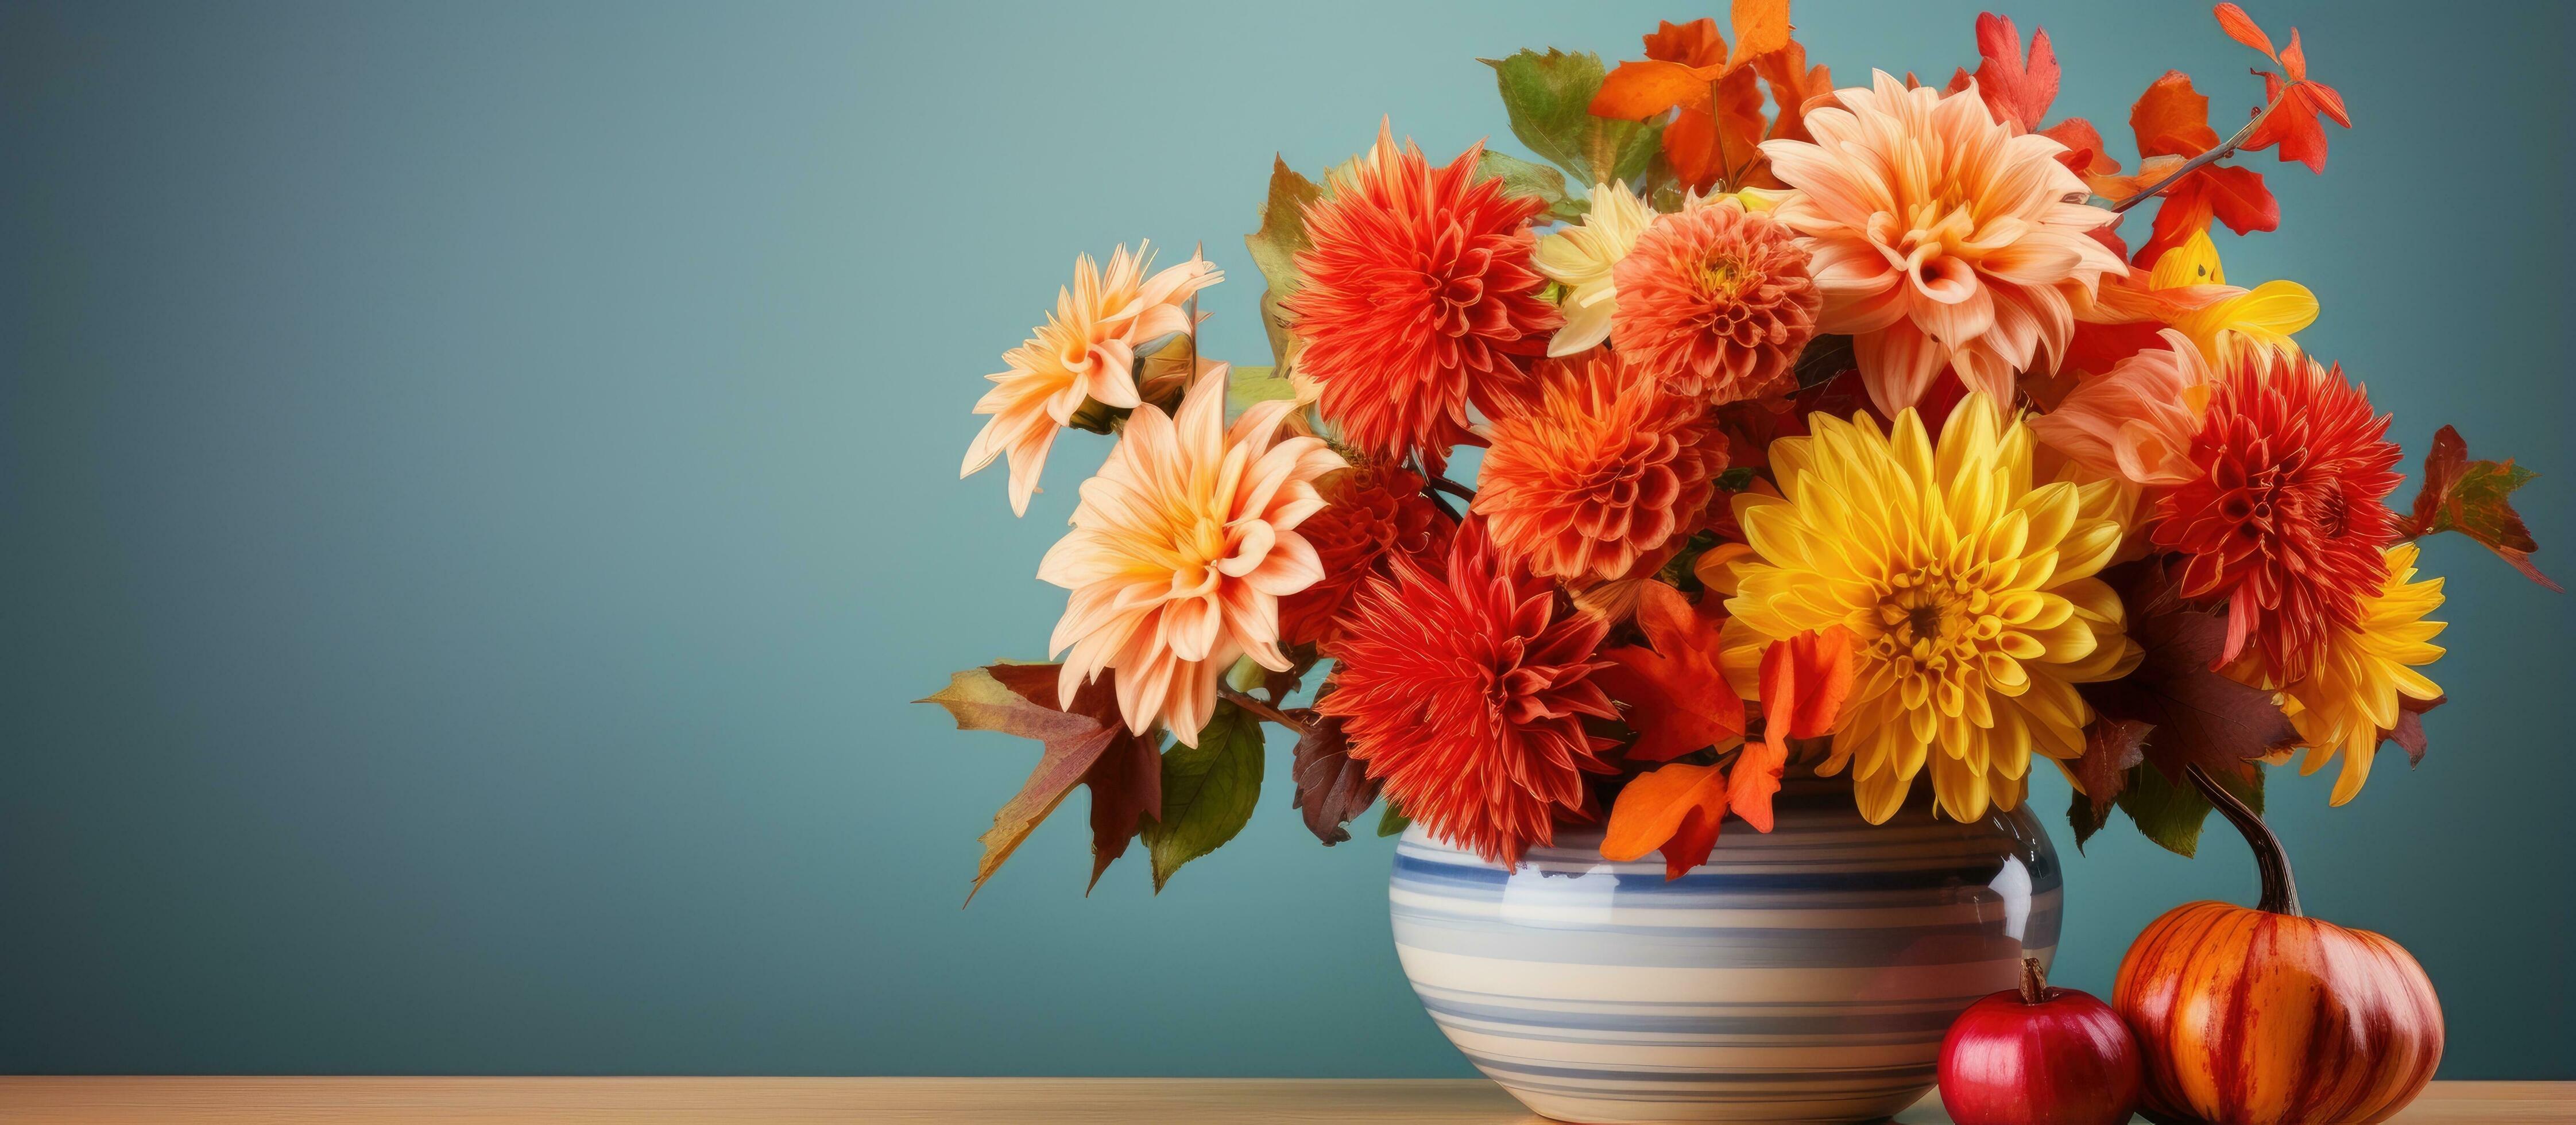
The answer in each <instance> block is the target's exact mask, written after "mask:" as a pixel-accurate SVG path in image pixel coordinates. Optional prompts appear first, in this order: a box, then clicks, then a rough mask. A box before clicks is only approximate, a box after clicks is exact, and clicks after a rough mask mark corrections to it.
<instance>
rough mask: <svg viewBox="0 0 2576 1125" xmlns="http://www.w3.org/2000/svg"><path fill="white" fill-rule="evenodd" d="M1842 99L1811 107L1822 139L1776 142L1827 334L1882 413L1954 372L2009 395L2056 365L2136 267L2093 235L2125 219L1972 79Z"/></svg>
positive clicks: (1812, 128) (1784, 214)
mask: <svg viewBox="0 0 2576 1125" xmlns="http://www.w3.org/2000/svg"><path fill="white" fill-rule="evenodd" d="M1834 97H1835V99H1836V100H1837V102H1838V104H1837V105H1835V106H1831V107H1821V108H1818V109H1816V110H1814V111H1812V112H1809V113H1808V114H1807V115H1806V126H1807V130H1808V131H1809V132H1811V133H1813V134H1814V135H1815V138H1816V139H1815V141H1814V142H1813V143H1809V142H1807V141H1799V140H1772V141H1764V142H1763V143H1762V152H1763V155H1765V156H1768V157H1770V158H1771V171H1772V173H1773V174H1774V175H1776V176H1778V177H1779V178H1780V179H1781V180H1782V181H1783V182H1785V183H1787V184H1788V185H1789V186H1790V187H1792V188H1795V189H1797V194H1795V195H1792V196H1790V197H1789V198H1788V199H1786V200H1784V201H1783V202H1782V203H1781V204H1780V206H1779V208H1778V209H1777V210H1775V211H1774V212H1773V215H1775V216H1776V217H1777V218H1778V219H1779V220H1780V221H1781V222H1782V223H1785V224H1787V225H1788V226H1789V228H1790V229H1791V230H1794V231H1797V232H1798V233H1799V234H1801V235H1804V236H1806V241H1807V242H1808V245H1809V247H1810V249H1811V250H1812V251H1813V253H1814V260H1813V267H1812V268H1813V270H1814V275H1815V279H1816V285H1817V287H1818V288H1820V289H1822V290H1823V291H1824V297H1825V307H1824V312H1823V314H1822V315H1821V316H1819V317H1818V320H1817V324H1816V330H1817V331H1819V332H1826V333H1843V334H1848V335H1851V336H1852V337H1853V341H1852V350H1853V356H1854V358H1855V359H1856V360H1857V361H1858V362H1859V365H1860V372H1861V377H1862V379H1863V380H1864V381H1865V382H1866V383H1867V384H1868V386H1869V393H1870V398H1871V399H1872V400H1873V401H1875V402H1877V404H1878V405H1879V408H1880V409H1881V410H1884V411H1888V412H1891V413H1892V412H1894V411H1897V410H1900V409H1903V408H1905V407H1908V406H1912V405H1914V403H1915V402H1916V401H1918V400H1920V399H1921V398H1922V397H1923V394H1924V392H1925V391H1927V390H1929V389H1930V388H1931V386H1932V383H1933V380H1934V379H1935V378H1937V377H1938V376H1939V375H1940V373H1941V370H1942V369H1943V368H1944V367H1947V368H1949V369H1951V370H1954V371H1956V372H1958V373H1959V379H1960V381H1961V382H1962V383H1963V384H1965V385H1966V387H1967V389H1968V390H1971V391H1983V392H1985V393H1987V394H1989V395H1993V396H1995V397H1996V399H1998V400H1999V401H2008V400H2009V399H2010V398H2011V396H2012V392H2013V381H2014V379H2015V377H2016V376H2018V375H2019V374H2020V373H2021V372H2023V371H2027V370H2029V369H2031V368H2032V367H2033V366H2047V367H2054V366H2055V365H2056V359H2057V357H2058V356H2060V355H2062V354H2064V352H2065V350H2066V344H2067V340H2068V338H2069V337H2070V336H2072V335H2073V333H2074V331H2075V313H2076V310H2078V309H2081V308H2086V307H2088V306H2089V305H2090V304H2091V303H2092V300H2093V297H2094V294H2095V292H2096V290H2097V289H2098V287H2099V286H2100V284H2101V280H2102V276H2103V275H2104V274H2111V275H2114V276H2117V275H2122V274H2126V273H2127V272H2128V267H2127V266H2126V265H2125V264H2123V263H2122V262H2121V261H2120V256H2119V255H2117V254H2114V253H2112V252H2111V249H2110V248H2109V247H2107V246H2105V245H2103V244H2102V243H2101V242H2099V241H2096V240H2095V239H2094V238H2093V235H2092V233H2091V232H2092V231H2093V230H2094V229H2095V228H2097V227H2103V226H2108V225H2110V224H2111V223H2114V222H2117V221H2118V219H2119V216H2117V215H2114V214H2112V213H2111V212H2110V211H2108V210H2105V209H2103V208H2100V207H2092V206H2087V205H2086V204H2085V203H2083V202H2082V201H2083V200H2084V198H2085V197H2086V196H2087V194H2089V193H2088V192H2087V190H2086V188H2085V186H2084V181H2083V180H2081V179H2078V178H2077V177H2076V175H2075V173H2073V172H2070V171H2068V170H2067V169H2066V166H2065V165H2063V164H2060V163H2058V162H2057V155H2058V154H2059V153H2061V152H2064V151H2066V146H2065V145H2062V144H2059V143H2058V142H2056V141H2054V140H2051V139H2050V138H2048V137H2045V136H2042V135H2040V134H2037V133H2024V132H2022V131H2021V130H2020V129H2019V128H2017V127H2015V126H2013V125H2008V124H2004V123H2002V122H1998V121H1996V120H1995V119H1994V115H1993V114H1992V113H1990V112H1988V111H1987V109H1986V106H1985V102H1984V101H1982V100H1980V99H1979V97H1978V96H1977V93H1976V91H1975V90H1974V89H1973V88H1972V89H1966V90H1961V91H1959V92H1958V93H1956V94H1952V95H1949V96H1947V97H1944V96H1942V94H1941V92H1940V91H1938V90H1934V89H1932V88H1930V87H1921V88H1917V89H1912V90H1909V89H1906V88H1905V84H1904V83H1902V82H1899V81H1897V80H1896V79H1894V78H1891V77H1889V76H1887V74H1885V73H1884V72H1882V73H1880V74H1879V75H1878V77H1877V80H1876V83H1875V85H1874V86H1873V87H1872V88H1870V89H1860V88H1854V89H1848V90H1837V91H1835V92H1834ZM2043 356H2044V357H2046V360H2047V362H2046V363H2045V364H2037V363H2035V360H2036V359H2037V358H2038V357H2043Z"/></svg>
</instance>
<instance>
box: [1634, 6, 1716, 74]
mask: <svg viewBox="0 0 2576 1125" xmlns="http://www.w3.org/2000/svg"><path fill="white" fill-rule="evenodd" d="M1646 57H1647V58H1650V59H1659V60H1662V61H1664V62H1677V63H1680V64H1682V65H1683V66H1691V67H1700V66H1716V65H1717V64H1719V63H1722V62H1725V61H1726V37H1725V36H1722V35H1719V34H1718V33H1717V21H1716V20H1713V19H1710V18H1708V17H1707V16H1701V17H1700V18H1698V19H1695V20H1692V21H1690V22H1689V23H1674V22H1672V21H1671V20H1657V21H1655V30H1654V33H1653V34H1651V35H1648V36H1646Z"/></svg>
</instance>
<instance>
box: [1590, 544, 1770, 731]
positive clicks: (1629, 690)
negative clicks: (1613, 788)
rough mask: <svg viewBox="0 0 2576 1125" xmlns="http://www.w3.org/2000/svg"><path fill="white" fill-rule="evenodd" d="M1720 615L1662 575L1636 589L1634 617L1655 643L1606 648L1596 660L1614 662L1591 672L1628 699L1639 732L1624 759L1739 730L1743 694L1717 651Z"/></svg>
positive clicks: (1710, 602)
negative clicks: (1733, 684)
mask: <svg viewBox="0 0 2576 1125" xmlns="http://www.w3.org/2000/svg"><path fill="white" fill-rule="evenodd" d="M1724 615H1725V611H1724V609H1723V603H1722V600H1721V599H1718V598H1715V597H1711V598H1708V599H1706V600H1705V601H1703V602H1701V603H1700V604H1699V605H1697V606H1693V605H1692V604H1691V603H1690V599H1688V598H1686V597H1684V596H1682V592H1681V591H1680V590H1677V589H1674V588H1673V587H1672V586H1670V585H1667V584H1665V583H1662V582H1648V583H1646V584H1645V585H1644V586H1643V587H1641V588H1640V589H1639V590H1638V592H1637V624H1638V627H1639V628H1641V629H1643V630H1644V631H1645V634H1646V640H1647V641H1648V643H1650V644H1652V645H1653V646H1654V647H1653V648H1646V647H1643V646H1637V645H1630V646H1627V647H1624V648H1614V649H1607V650H1604V651H1603V652H1602V653H1601V657H1602V659H1604V660H1608V661H1611V662H1612V663H1613V665H1614V666H1613V667H1609V668H1604V669H1601V670H1600V671H1598V672H1595V673H1593V675H1594V677H1595V678H1597V679H1599V680H1601V682H1602V686H1604V687H1605V688H1607V689H1609V692H1610V694H1611V696H1612V697H1613V698H1615V699H1618V700H1619V701H1620V702H1623V703H1626V704H1627V705H1628V715H1629V718H1628V725H1629V726H1630V727H1631V728H1634V729H1635V730H1637V731H1639V732H1641V733H1640V735H1639V737H1638V739H1637V742H1636V744H1635V745H1633V746H1630V747H1629V748H1628V757H1629V758H1630V759H1633V760H1636V761H1643V762H1668V761H1671V760H1673V759H1674V758H1678V757H1680V756H1682V755H1684V754H1688V753H1690V752H1692V751H1694V750H1701V749H1705V748H1707V747H1711V746H1717V747H1720V748H1723V747H1724V746H1725V745H1727V744H1728V743H1731V742H1733V741H1735V740H1736V739H1739V738H1742V737H1743V736H1744V700H1743V699H1742V698H1740V697H1738V696H1737V695H1736V694H1735V689H1733V688H1731V687H1728V686H1727V683H1726V673H1725V670H1724V665H1723V664H1721V663H1720V661H1719V656H1718V647H1719V646H1718V623H1719V621H1720V620H1722V619H1723V617H1724Z"/></svg>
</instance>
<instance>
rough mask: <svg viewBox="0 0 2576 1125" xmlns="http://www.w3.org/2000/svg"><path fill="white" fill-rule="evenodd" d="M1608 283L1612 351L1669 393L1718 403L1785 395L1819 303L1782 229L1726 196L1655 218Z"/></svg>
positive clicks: (1801, 254)
mask: <svg viewBox="0 0 2576 1125" xmlns="http://www.w3.org/2000/svg"><path fill="white" fill-rule="evenodd" d="M1611 278H1612V282H1613V284H1614V286H1615V287H1616V289H1617V291H1618V294H1619V307H1618V311H1617V312H1616V313H1615V314H1613V315H1614V319H1613V321H1612V327H1611V329H1610V342H1611V344H1612V346H1614V347H1616V348H1618V349H1619V354H1620V355H1621V356H1622V357H1623V358H1625V359H1626V360H1627V361H1628V362H1630V363H1634V364H1638V365H1641V366H1643V367H1644V368H1645V369H1647V370H1648V371H1650V372H1653V373H1654V375H1655V377H1656V378H1658V379H1661V380H1662V381H1663V384H1664V387H1665V389H1667V390H1670V391H1671V392H1673V393H1674V394H1678V395H1691V396H1694V397H1705V398H1708V399H1709V400H1711V401H1714V402H1719V403H1726V402H1734V401H1736V400H1738V399H1747V398H1756V397H1760V396H1762V395H1766V394H1772V393H1775V392H1779V391H1786V390H1790V389H1792V388H1791V380H1790V374H1789V368H1790V365H1791V364H1793V363H1795V362H1797V359H1798V349H1800V348H1803V347H1806V346H1807V341H1808V340H1809V339H1810V338H1812V337H1814V336H1815V334H1816V312H1817V310H1818V309H1820V308H1822V307H1823V306H1824V300H1825V299H1824V294H1823V293H1822V292H1821V291H1819V290H1818V289H1817V288H1816V282H1815V279H1814V278H1812V277H1809V276H1808V275H1807V251H1806V250H1805V249H1803V248H1801V247H1800V246H1799V245H1798V244H1797V242H1796V240H1795V239H1794V238H1793V237H1792V235H1791V234H1790V232H1789V229H1788V228H1787V227H1784V226H1781V225H1780V224H1779V223H1777V222H1774V221H1772V219H1771V217H1770V216H1768V215H1757V214H1754V213H1751V212H1748V211H1746V210H1745V209H1744V205H1743V204H1742V203H1739V202H1737V201H1736V200H1735V199H1733V198H1731V197H1721V198H1719V199H1717V200H1715V201H1712V202H1710V203H1708V204H1706V205H1704V206H1699V207H1693V208H1690V209H1687V210H1684V211H1682V212H1680V213H1679V214H1673V215H1665V216H1662V217H1660V218H1658V219H1656V220H1655V223H1654V225H1653V226H1650V227H1647V228H1646V233H1645V234H1644V235H1643V236H1642V237H1640V238H1638V239H1637V245H1636V247H1635V248H1634V249H1631V250H1630V251H1629V252H1628V255H1627V256H1626V257H1624V258H1621V259H1619V264H1618V265H1617V266H1615V267H1612V269H1611Z"/></svg>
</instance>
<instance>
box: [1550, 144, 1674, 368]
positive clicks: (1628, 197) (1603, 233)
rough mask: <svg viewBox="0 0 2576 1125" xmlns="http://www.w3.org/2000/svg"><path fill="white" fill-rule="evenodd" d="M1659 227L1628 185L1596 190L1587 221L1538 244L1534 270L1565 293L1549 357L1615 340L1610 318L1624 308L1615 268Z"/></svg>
mask: <svg viewBox="0 0 2576 1125" xmlns="http://www.w3.org/2000/svg"><path fill="white" fill-rule="evenodd" d="M1654 221H1655V209H1654V208H1652V207H1648V206H1646V201H1645V200H1643V199H1640V198H1638V196H1637V193H1636V192H1633V191H1630V190H1628V185H1627V184H1625V183H1615V184H1597V185H1594V187H1593V189H1592V210H1591V211H1590V212H1589V213H1587V214H1585V215H1584V216H1583V221H1582V222H1580V223H1576V224H1575V225H1573V226H1570V227H1567V228H1565V229H1564V230H1561V231H1558V232H1556V233H1555V234H1551V235H1548V236H1546V237H1544V238H1541V239H1539V240H1538V252H1537V254H1536V255H1535V256H1533V257H1532V258H1531V260H1530V261H1531V264H1533V265H1535V266H1537V267H1538V272H1540V273H1543V274H1546V275H1547V277H1548V280H1550V281H1553V282H1556V283H1557V284H1559V285H1562V286H1564V287H1565V296H1564V297H1563V298H1562V299H1561V300H1559V302H1558V308H1560V309H1562V310H1563V311H1564V313H1565V326H1564V327H1562V328H1559V329H1557V330H1556V337H1555V338H1554V339H1552V340H1550V341H1548V345H1547V354H1549V355H1551V356H1568V355H1573V354H1574V353H1576V352H1580V351H1584V350H1587V349H1589V348H1591V347H1593V346H1594V345H1596V344H1599V343H1600V342H1601V341H1603V340H1607V339H1609V338H1610V314H1611V313H1612V312H1615V311H1617V309H1618V307H1619V287H1618V285H1617V284H1616V283H1614V282H1613V281H1611V279H1610V267H1612V266H1615V265H1618V264H1619V259H1621V258H1625V257H1627V256H1628V251H1629V250H1631V249H1633V248H1634V247H1635V246H1636V245H1637V236H1639V235H1642V234H1644V233H1646V228H1647V226H1649V225H1651V224H1652V223H1653V222H1654Z"/></svg>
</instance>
